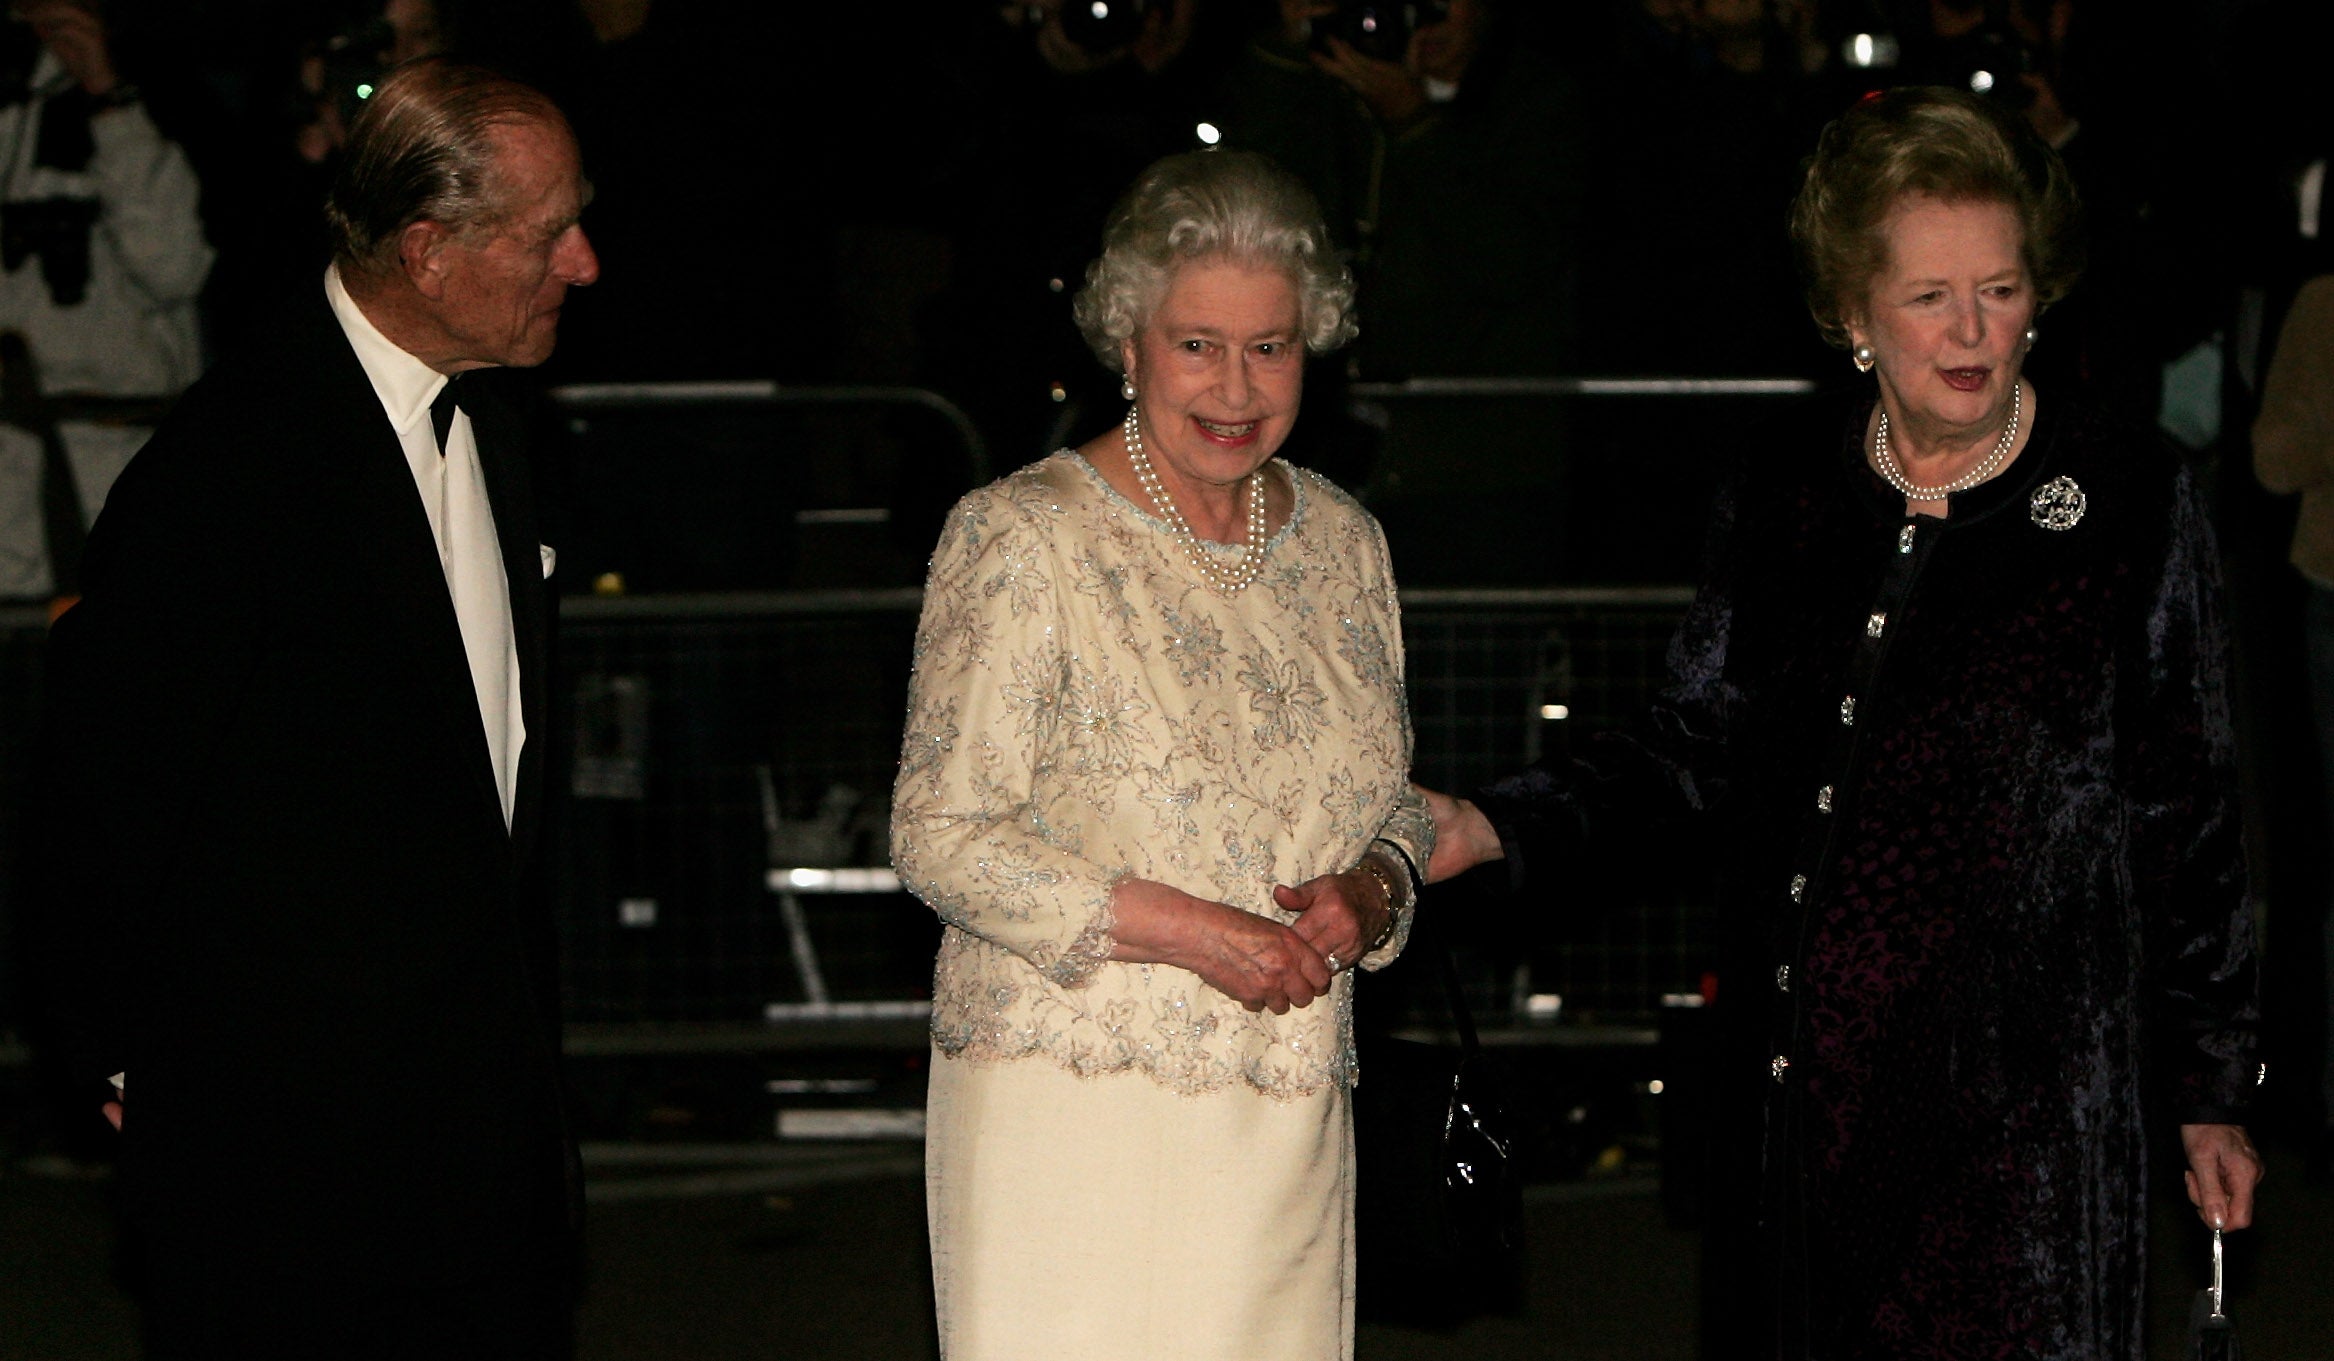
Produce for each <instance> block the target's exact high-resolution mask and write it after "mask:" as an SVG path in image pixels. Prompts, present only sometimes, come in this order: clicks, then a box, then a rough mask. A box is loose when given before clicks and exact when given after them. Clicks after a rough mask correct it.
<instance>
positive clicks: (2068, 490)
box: [2026, 477, 2091, 529]
mask: <svg viewBox="0 0 2334 1361" xmlns="http://www.w3.org/2000/svg"><path fill="white" fill-rule="evenodd" d="M2090 505H2091V501H2090V498H2089V497H2087V496H2085V495H2083V489H2082V488H2081V487H2080V486H2078V485H2076V483H2075V479H2073V478H2071V477H2054V478H2052V479H2051V480H2049V481H2048V482H2045V483H2043V484H2042V485H2041V486H2039V487H2036V488H2035V489H2034V495H2033V496H2032V497H2030V498H2028V500H2027V502H2026V513H2027V515H2029V516H2031V517H2032V518H2033V520H2034V523H2036V524H2038V525H2041V526H2042V527H2043V528H2044V529H2073V528H2074V527H2075V526H2076V525H2077V524H2079V523H2080V522H2081V521H2082V518H2083V512H2084V511H2085V510H2087V509H2089V508H2090Z"/></svg>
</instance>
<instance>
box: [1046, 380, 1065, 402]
mask: <svg viewBox="0 0 2334 1361" xmlns="http://www.w3.org/2000/svg"><path fill="white" fill-rule="evenodd" d="M1048 392H1049V394H1050V395H1051V396H1052V397H1053V399H1054V400H1055V401H1057V402H1066V401H1068V400H1070V390H1069V389H1068V388H1066V387H1063V386H1062V385H1061V384H1060V383H1056V384H1054V385H1053V387H1052V388H1050V389H1048Z"/></svg>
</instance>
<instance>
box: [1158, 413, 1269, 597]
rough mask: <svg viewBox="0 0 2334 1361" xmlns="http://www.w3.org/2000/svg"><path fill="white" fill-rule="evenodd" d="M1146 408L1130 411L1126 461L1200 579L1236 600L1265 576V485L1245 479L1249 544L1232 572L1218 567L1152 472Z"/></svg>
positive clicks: (1250, 476)
mask: <svg viewBox="0 0 2334 1361" xmlns="http://www.w3.org/2000/svg"><path fill="white" fill-rule="evenodd" d="M1141 413H1142V408H1141V407H1139V406H1130V407H1128V408H1127V409H1126V426H1125V430H1126V457H1127V462H1128V463H1131V464H1133V465H1134V470H1135V480H1136V481H1137V482H1140V483H1142V484H1143V491H1144V492H1145V493H1146V494H1148V495H1149V496H1150V498H1151V505H1152V507H1153V508H1154V509H1156V510H1157V511H1158V512H1159V514H1160V516H1161V517H1162V518H1164V519H1165V520H1166V521H1167V528H1168V529H1169V530H1170V531H1171V532H1173V534H1174V535H1175V539H1176V542H1178V543H1180V544H1182V545H1183V555H1184V556H1185V557H1186V558H1189V559H1190V560H1191V565H1192V566H1193V567H1194V568H1197V569H1198V571H1199V575H1200V579H1201V580H1202V581H1204V582H1206V583H1207V587H1208V589H1209V590H1211V591H1214V592H1215V593H1216V594H1217V595H1223V596H1232V595H1238V594H1240V592H1242V591H1244V590H1247V589H1248V587H1249V584H1250V583H1252V582H1254V581H1255V580H1256V578H1257V577H1259V576H1261V575H1263V573H1264V484H1263V483H1262V482H1261V481H1259V480H1258V477H1257V474H1255V473H1250V474H1248V475H1247V476H1246V477H1244V478H1241V479H1240V480H1241V482H1242V483H1243V484H1245V485H1246V487H1247V489H1248V542H1247V543H1246V544H1244V545H1243V546H1242V547H1241V550H1240V561H1239V564H1238V565H1237V566H1234V567H1233V568H1231V569H1230V570H1228V571H1227V570H1225V569H1224V568H1221V567H1218V566H1217V565H1216V560H1215V558H1214V557H1213V556H1211V555H1210V554H1209V553H1208V551H1207V549H1205V548H1203V547H1201V546H1200V541H1199V536H1198V535H1197V534H1194V533H1192V532H1191V522H1190V521H1188V520H1186V519H1184V518H1183V512H1182V511H1180V510H1178V509H1176V506H1175V500H1174V498H1173V497H1170V496H1169V495H1168V494H1167V489H1166V488H1165V487H1163V486H1161V485H1159V475H1158V474H1157V473H1156V472H1153V471H1152V469H1151V460H1150V459H1149V458H1148V457H1146V456H1145V455H1144V453H1143V427H1142V419H1141Z"/></svg>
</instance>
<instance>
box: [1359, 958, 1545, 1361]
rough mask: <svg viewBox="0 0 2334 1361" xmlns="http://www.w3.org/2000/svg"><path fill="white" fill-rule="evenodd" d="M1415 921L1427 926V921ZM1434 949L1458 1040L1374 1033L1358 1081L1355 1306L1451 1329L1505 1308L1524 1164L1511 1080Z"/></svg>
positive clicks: (1512, 1301) (1515, 1258)
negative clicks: (1449, 1041)
mask: <svg viewBox="0 0 2334 1361" xmlns="http://www.w3.org/2000/svg"><path fill="white" fill-rule="evenodd" d="M1420 925H1421V926H1423V925H1424V922H1423V921H1422V922H1421V923H1420ZM1411 947H1412V955H1413V957H1415V956H1416V955H1417V954H1418V952H1419V951H1420V950H1421V948H1423V949H1425V950H1426V951H1427V952H1428V953H1431V955H1432V956H1433V959H1432V963H1433V964H1434V966H1435V967H1436V968H1437V970H1438V972H1439V973H1440V974H1441V977H1442V986H1443V990H1444V992H1445V994H1446V995H1447V996H1448V998H1449V1006H1450V1019H1451V1029H1452V1031H1453V1032H1454V1034H1455V1035H1456V1038H1457V1041H1458V1042H1457V1043H1456V1044H1455V1045H1454V1044H1441V1043H1429V1042H1425V1041H1419V1040H1408V1039H1402V1038H1399V1037H1396V1036H1373V1037H1370V1038H1368V1039H1367V1040H1365V1041H1363V1043H1362V1047H1361V1062H1362V1072H1361V1081H1360V1083H1359V1085H1357V1086H1356V1087H1355V1088H1354V1094H1353V1109H1354V1156H1355V1161H1356V1169H1355V1170H1356V1179H1357V1186H1356V1193H1355V1207H1354V1232H1355V1236H1356V1256H1357V1258H1358V1261H1359V1277H1360V1280H1359V1300H1358V1309H1359V1312H1360V1313H1361V1314H1362V1315H1363V1316H1365V1317H1369V1318H1373V1319H1379V1320H1383V1321H1387V1322H1401V1323H1422V1324H1429V1325H1448V1324H1450V1323H1454V1322H1458V1321H1460V1320H1463V1319H1465V1318H1468V1317H1471V1316H1473V1315H1475V1314H1479V1313H1487V1312H1505V1311H1512V1310H1513V1309H1515V1308H1516V1307H1518V1305H1519V1304H1520V1301H1521V1295H1522V1284H1523V1249H1524V1238H1523V1168H1522V1165H1521V1162H1520V1159H1519V1153H1520V1149H1519V1147H1518V1143H1517V1139H1516V1121H1515V1119H1514V1117H1513V1116H1512V1115H1511V1114H1510V1107H1509V1100H1508V1092H1509V1079H1508V1076H1507V1073H1506V1070H1505V1069H1504V1068H1503V1067H1502V1066H1501V1065H1500V1063H1499V1061H1498V1060H1497V1059H1496V1058H1495V1057H1494V1056H1493V1055H1491V1054H1489V1053H1486V1052H1485V1051H1484V1049H1483V1045H1482V1042H1481V1040H1480V1039H1479V1038H1478V1037H1477V1035H1476V1033H1475V1021H1474V1017H1473V1016H1472V1015H1471V1014H1470V1013H1469V1012H1468V1010H1467V999H1466V995H1465V992H1464V991H1463V989H1462V988H1461V987H1460V984H1459V971H1458V968H1457V966H1456V965H1455V964H1453V962H1452V960H1451V956H1450V952H1449V951H1448V950H1447V949H1444V948H1443V947H1442V946H1441V945H1440V944H1439V943H1438V944H1431V945H1423V947H1422V943H1421V942H1420V941H1419V940H1418V939H1417V937H1416V935H1415V934H1414V935H1413V938H1412V941H1411Z"/></svg>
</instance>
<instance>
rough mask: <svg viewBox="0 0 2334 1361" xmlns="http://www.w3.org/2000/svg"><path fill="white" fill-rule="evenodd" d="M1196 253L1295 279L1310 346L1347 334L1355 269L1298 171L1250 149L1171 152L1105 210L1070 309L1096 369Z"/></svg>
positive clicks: (1322, 346) (1317, 348)
mask: <svg viewBox="0 0 2334 1361" xmlns="http://www.w3.org/2000/svg"><path fill="white" fill-rule="evenodd" d="M1197 260H1231V261H1236V262H1238V263H1240V264H1245V265H1261V266H1266V267H1269V268H1276V269H1281V270H1285V271H1287V273H1288V276H1289V279H1290V281H1291V282H1293V283H1295V284H1296V286H1297V307H1298V317H1299V318H1300V320H1299V323H1298V324H1299V329H1300V330H1301V331H1302V332H1303V334H1304V338H1305V348H1306V349H1308V350H1310V351H1312V352H1313V353H1315V354H1322V353H1325V352H1327V351H1330V350H1334V349H1336V348H1337V347H1338V346H1340V345H1343V344H1344V343H1345V342H1347V341H1349V340H1351V339H1353V337H1354V333H1355V331H1356V330H1357V329H1358V328H1357V327H1356V326H1355V325H1354V322H1353V273H1352V271H1350V270H1348V269H1347V268H1346V267H1345V263H1344V262H1343V261H1342V260H1340V259H1339V258H1338V256H1337V251H1336V249H1335V248H1334V247H1333V246H1332V245H1331V243H1330V240H1329V229H1328V227H1327V226H1326V225H1325V224H1324V223H1323V222H1322V220H1321V208H1320V205H1319V204H1317V203H1315V202H1314V200H1313V195H1312V194H1311V193H1310V192H1309V191H1307V190H1306V188H1305V186H1304V184H1303V183H1302V182H1300V181H1299V180H1298V179H1297V178H1296V176H1294V175H1291V174H1290V173H1289V172H1287V171H1286V170H1283V169H1281V168H1280V167H1279V166H1278V165H1275V164H1274V163H1273V162H1272V160H1271V159H1270V158H1268V157H1265V156H1262V155H1259V154H1257V153H1256V152H1253V151H1193V152H1187V153H1185V154H1183V155H1180V156H1169V157H1167V158H1166V159H1165V160H1162V161H1159V162H1157V163H1156V164H1154V165H1152V166H1151V168H1150V169H1148V170H1145V171H1144V172H1143V173H1142V175H1141V176H1140V177H1139V178H1138V179H1136V180H1135V183H1134V187H1133V188H1131V189H1128V190H1127V192H1126V196H1125V197H1123V198H1121V199H1120V200H1119V201H1118V206H1117V207H1115V208H1113V209H1111V212H1110V221H1109V223H1108V225H1106V226H1105V227H1104V228H1103V231H1102V256H1101V258H1100V259H1098V260H1096V261H1095V262H1094V263H1093V264H1092V265H1089V266H1088V267H1087V269H1086V286H1085V287H1084V288H1082V289H1080V290H1079V291H1078V298H1077V301H1076V303H1075V304H1073V306H1072V308H1071V311H1072V313H1073V315H1075V316H1076V318H1077V320H1078V330H1079V331H1080V332H1081V333H1082V334H1083V335H1084V336H1085V337H1086V343H1087V344H1088V345H1090V346H1092V347H1093V349H1094V355H1095V357H1096V358H1098V359H1100V360H1101V361H1102V364H1103V367H1104V368H1107V369H1109V370H1111V371H1112V372H1114V373H1115V372H1117V371H1118V370H1119V369H1120V368H1121V367H1122V366H1123V365H1124V363H1125V359H1124V356H1123V354H1122V352H1121V350H1120V345H1121V343H1122V342H1124V341H1126V340H1128V339H1130V338H1131V337H1133V335H1134V334H1135V332H1136V331H1138V330H1140V329H1142V326H1143V323H1144V322H1145V321H1147V320H1149V319H1150V315H1151V312H1152V310H1153V309H1154V308H1156V307H1157V306H1158V305H1159V301H1160V299H1162V298H1164V297H1165V296H1166V294H1167V284H1168V281H1169V280H1170V279H1171V278H1172V277H1173V276H1174V273H1175V271H1176V270H1177V269H1178V268H1180V267H1181V266H1183V265H1186V264H1189V263H1191V262H1193V261H1197Z"/></svg>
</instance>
